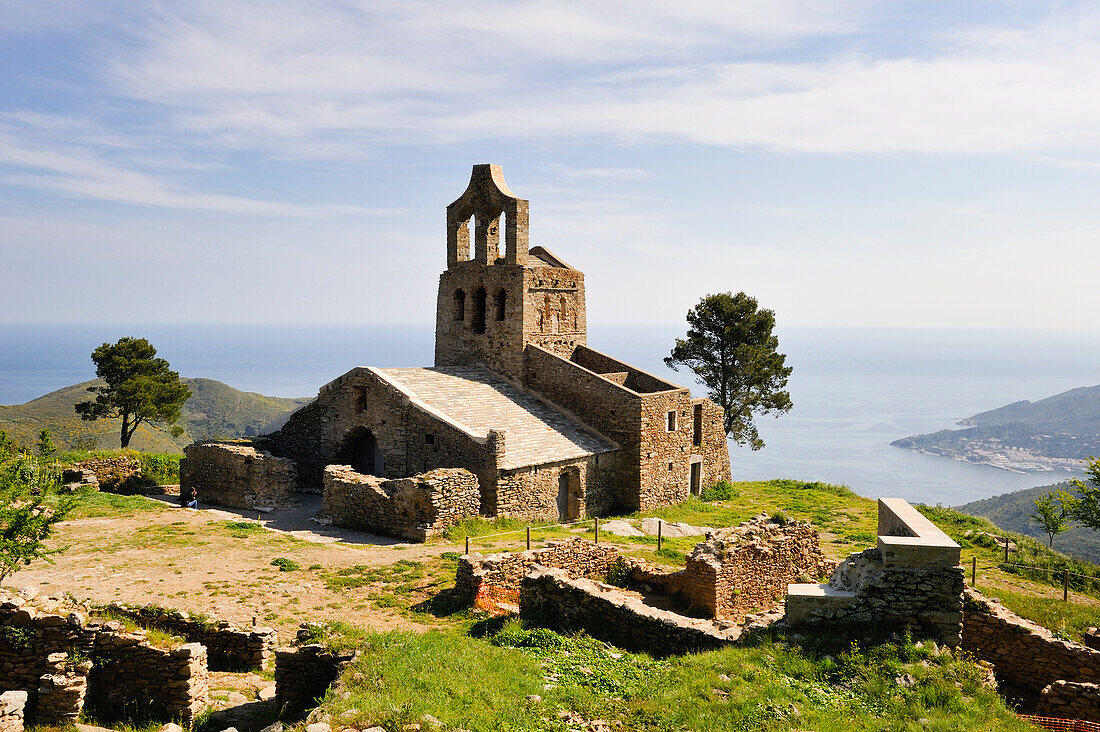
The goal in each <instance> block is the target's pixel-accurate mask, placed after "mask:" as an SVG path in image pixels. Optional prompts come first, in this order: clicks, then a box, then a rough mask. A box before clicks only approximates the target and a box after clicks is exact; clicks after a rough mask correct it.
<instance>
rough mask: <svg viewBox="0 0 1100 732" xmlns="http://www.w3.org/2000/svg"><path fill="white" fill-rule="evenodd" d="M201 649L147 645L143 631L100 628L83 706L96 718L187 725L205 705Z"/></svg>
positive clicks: (112, 624) (206, 681)
mask: <svg viewBox="0 0 1100 732" xmlns="http://www.w3.org/2000/svg"><path fill="white" fill-rule="evenodd" d="M208 689H209V675H208V673H207V666H206V649H205V648H204V647H202V646H201V645H199V644H198V643H185V644H183V645H181V646H179V647H178V648H172V649H166V648H157V647H155V646H152V645H150V644H149V643H148V641H146V639H145V633H144V632H140V631H139V632H134V633H128V632H126V631H124V630H123V629H122V625H121V623H118V622H116V621H110V622H107V623H104V624H103V626H102V627H101V628H100V629H99V631H98V632H97V633H96V636H95V646H94V648H93V650H92V670H91V673H90V674H89V678H88V697H87V702H86V704H87V707H88V708H89V709H90V710H92V711H93V712H94V713H95V714H96V716H98V717H99V718H100V719H138V720H140V719H153V720H164V721H174V720H181V721H182V722H183V723H185V724H189V723H190V722H191V720H192V719H194V718H195V716H196V715H197V714H198V713H199V712H200V711H202V710H203V708H205V706H206V701H207V694H208Z"/></svg>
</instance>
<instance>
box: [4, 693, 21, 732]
mask: <svg viewBox="0 0 1100 732" xmlns="http://www.w3.org/2000/svg"><path fill="white" fill-rule="evenodd" d="M26 705H27V692H25V691H5V692H4V693H3V694H0V732H23V711H24V707H26Z"/></svg>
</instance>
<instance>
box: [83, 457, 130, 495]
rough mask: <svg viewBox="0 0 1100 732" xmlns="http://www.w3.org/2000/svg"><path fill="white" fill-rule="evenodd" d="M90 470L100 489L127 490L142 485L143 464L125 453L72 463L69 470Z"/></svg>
mask: <svg viewBox="0 0 1100 732" xmlns="http://www.w3.org/2000/svg"><path fill="white" fill-rule="evenodd" d="M84 470H90V471H92V473H93V474H94V475H95V480H96V484H97V485H98V487H99V488H100V490H104V491H118V490H122V491H123V492H126V491H127V490H129V489H136V488H138V487H140V484H141V483H142V482H143V481H141V464H140V463H138V461H137V460H132V459H130V458H128V457H126V456H125V455H120V456H119V457H113V458H92V459H90V460H81V461H80V462H78V463H73V464H72V465H70V466H69V467H68V468H67V470H66V472H68V471H73V472H77V471H84Z"/></svg>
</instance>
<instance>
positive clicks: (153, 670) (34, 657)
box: [0, 593, 208, 723]
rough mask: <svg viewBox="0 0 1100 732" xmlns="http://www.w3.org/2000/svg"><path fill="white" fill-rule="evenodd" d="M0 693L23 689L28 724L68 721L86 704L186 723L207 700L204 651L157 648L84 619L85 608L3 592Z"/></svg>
mask: <svg viewBox="0 0 1100 732" xmlns="http://www.w3.org/2000/svg"><path fill="white" fill-rule="evenodd" d="M74 657H75V658H77V659H81V660H79V661H77V660H71V659H73V658H74ZM83 659H90V665H89V664H88V663H87V662H86V661H84V660H83ZM4 691H26V692H27V693H28V703H27V706H26V716H27V719H28V720H32V721H35V722H43V723H45V722H50V723H61V722H64V721H66V720H70V721H71V720H72V719H74V718H75V717H76V716H77V715H78V714H79V713H80V710H81V706H82V704H86V705H87V706H88V707H89V709H93V710H95V712H96V713H97V714H98V715H99V716H100V717H101V718H105V719H118V718H121V717H122V716H125V715H133V718H135V719H152V720H159V721H165V722H167V721H181V722H183V723H189V722H190V720H191V719H193V718H194V716H195V714H197V713H198V712H199V710H201V709H202V708H203V707H204V706H205V704H206V700H207V692H208V677H207V667H206V650H205V649H204V648H203V647H202V646H200V645H198V644H184V645H181V646H179V647H177V648H167V649H165V648H157V647H154V646H153V645H151V644H150V643H149V642H148V640H147V639H146V636H145V633H144V632H143V631H137V632H133V633H129V632H125V631H124V630H123V629H122V626H121V624H119V623H117V622H113V621H112V622H108V623H101V622H99V621H90V620H88V618H87V608H84V607H80V606H74V605H73V604H72V603H70V602H68V601H65V600H63V599H61V598H43V599H37V600H35V601H33V602H32V601H29V600H27V599H25V598H23V597H20V596H18V595H9V594H7V593H3V594H2V595H0V692H4ZM85 692H86V693H85Z"/></svg>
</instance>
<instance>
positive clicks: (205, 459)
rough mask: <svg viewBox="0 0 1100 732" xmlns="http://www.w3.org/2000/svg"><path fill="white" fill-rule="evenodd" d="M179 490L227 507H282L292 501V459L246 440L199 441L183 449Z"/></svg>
mask: <svg viewBox="0 0 1100 732" xmlns="http://www.w3.org/2000/svg"><path fill="white" fill-rule="evenodd" d="M183 452H184V455H186V457H185V458H184V459H183V460H181V461H180V492H181V494H182V495H188V494H189V492H190V490H192V489H193V490H194V491H195V495H197V496H198V499H199V501H200V502H202V503H209V504H212V505H215V506H228V507H230V508H248V509H261V508H268V509H270V508H283V507H285V506H289V505H292V504H293V503H294V489H295V484H296V478H297V476H296V470H295V467H294V463H292V462H291V461H290V460H287V459H285V458H278V457H275V456H274V455H272V454H271V453H269V452H266V451H261V450H257V449H256V448H255V447H254V446H253V445H251V444H246V443H222V442H199V443H195V444H193V445H188V446H187V447H185V448H184V449H183Z"/></svg>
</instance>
